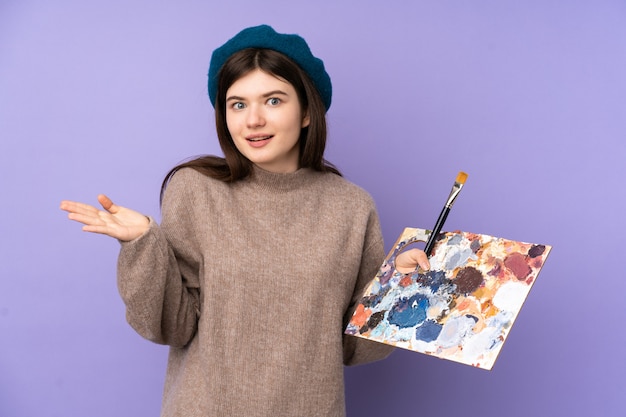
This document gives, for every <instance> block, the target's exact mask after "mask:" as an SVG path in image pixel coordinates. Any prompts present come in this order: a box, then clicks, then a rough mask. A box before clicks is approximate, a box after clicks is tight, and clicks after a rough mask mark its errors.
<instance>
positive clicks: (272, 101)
mask: <svg viewBox="0 0 626 417" xmlns="http://www.w3.org/2000/svg"><path fill="white" fill-rule="evenodd" d="M267 104H269V105H270V106H278V105H279V104H280V99H279V98H277V97H272V98H270V99H269V100H267Z"/></svg>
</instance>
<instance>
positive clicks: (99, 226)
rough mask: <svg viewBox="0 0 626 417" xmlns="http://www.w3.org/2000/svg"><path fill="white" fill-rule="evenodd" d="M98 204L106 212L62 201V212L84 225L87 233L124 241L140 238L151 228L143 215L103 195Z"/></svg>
mask: <svg viewBox="0 0 626 417" xmlns="http://www.w3.org/2000/svg"><path fill="white" fill-rule="evenodd" d="M98 202H99V203H100V205H102V208H104V210H99V209H98V208H96V207H94V206H91V205H89V204H84V203H78V202H75V201H62V202H61V210H65V211H67V212H68V213H69V214H68V216H67V217H68V218H69V219H70V220H74V221H77V222H79V223H82V224H84V226H83V230H84V231H85V232H92V233H100V234H103V235H107V236H111V237H113V238H115V239H119V240H122V241H130V240H133V239H136V238H138V237H139V236H141V235H142V234H143V233H145V232H146V230H148V228H149V227H150V220H149V219H148V218H147V217H146V216H144V215H143V214H141V213H139V212H136V211H134V210H131V209H127V208H125V207H121V206H118V205H115V204H113V201H111V199H110V198H109V197H107V196H105V195H103V194H100V195H99V196H98Z"/></svg>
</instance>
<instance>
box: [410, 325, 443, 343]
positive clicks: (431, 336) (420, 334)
mask: <svg viewBox="0 0 626 417" xmlns="http://www.w3.org/2000/svg"><path fill="white" fill-rule="evenodd" d="M442 328H443V326H442V325H441V324H439V323H435V322H434V321H432V320H426V321H425V322H424V323H422V325H421V326H420V327H418V328H417V329H415V338H416V339H417V340H422V341H424V342H432V341H433V340H437V338H438V337H439V333H441V329H442Z"/></svg>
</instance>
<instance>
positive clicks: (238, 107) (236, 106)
mask: <svg viewBox="0 0 626 417" xmlns="http://www.w3.org/2000/svg"><path fill="white" fill-rule="evenodd" d="M231 107H232V109H233V110H241V109H244V108H245V107H246V105H245V104H243V103H242V102H241V101H237V102H235V103H233V105H232V106H231Z"/></svg>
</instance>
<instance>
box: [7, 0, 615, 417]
mask: <svg viewBox="0 0 626 417" xmlns="http://www.w3.org/2000/svg"><path fill="white" fill-rule="evenodd" d="M94 3H100V4H101V5H99V6H98V5H94ZM212 3H215V4H210V2H208V1H204V2H202V1H187V2H169V3H168V4H169V6H162V5H159V6H157V5H156V4H160V3H159V2H152V1H139V0H135V1H121V0H114V1H108V2H87V1H78V0H75V1H71V0H58V1H55V2H44V1H32V0H19V1H18V0H13V1H12V0H3V1H2V2H1V3H0V138H1V139H0V170H1V171H0V173H1V175H0V184H1V190H2V194H1V196H2V197H1V199H2V200H1V201H2V206H1V216H0V233H1V234H0V236H1V237H0V239H1V240H0V257H1V261H0V416H3V417H4V416H7V417H27V416H28V417H30V416H63V417H74V416H76V417H85V416H89V417H99V416H149V415H157V414H158V410H159V406H160V397H161V389H162V383H163V374H164V367H165V359H166V354H167V349H166V348H165V347H162V346H157V345H153V344H151V343H149V342H147V341H144V340H142V339H141V338H140V337H139V336H137V335H136V334H135V333H134V332H133V331H132V329H130V327H129V326H128V325H127V324H126V323H125V318H124V308H123V305H122V303H121V301H120V299H119V297H118V295H117V288H116V284H115V263H116V255H117V251H118V244H117V242H115V241H113V240H112V239H108V238H104V237H101V236H94V235H89V234H84V233H82V232H80V228H79V226H78V225H77V224H74V223H71V222H69V221H68V220H66V218H65V215H64V214H63V213H62V212H61V211H60V210H59V209H58V205H59V202H60V200H62V199H65V198H68V199H77V200H84V201H91V202H94V201H95V196H96V194H97V193H99V192H106V193H109V194H110V195H111V197H113V198H114V200H115V201H117V202H119V203H120V204H123V205H127V206H129V207H133V208H136V209H138V210H142V211H144V212H146V213H152V214H158V191H159V185H160V181H161V179H162V177H163V175H164V174H165V173H166V172H167V170H168V168H170V167H172V166H173V165H175V164H176V163H177V162H179V161H180V160H182V159H184V158H186V157H188V156H192V155H196V154H201V153H216V152H218V148H217V142H216V139H215V134H214V129H213V127H212V108H211V106H210V104H209V101H208V98H207V97H206V93H205V74H206V71H207V66H208V61H209V56H210V53H211V51H212V50H213V49H214V48H215V47H217V46H219V45H220V44H221V43H223V42H224V41H225V40H226V39H227V38H228V37H230V36H231V35H233V34H234V33H235V32H237V31H238V30H239V29H241V28H242V27H244V26H249V25H253V24H259V23H269V24H271V25H273V26H275V27H276V28H277V29H278V30H280V31H283V32H298V33H300V34H302V35H303V36H304V37H305V38H307V39H308V40H309V43H310V45H311V47H312V49H313V51H314V52H315V53H316V54H318V55H320V56H322V57H323V58H324V59H325V62H326V65H327V67H328V69H329V72H330V73H331V76H332V78H333V82H334V87H335V94H334V97H333V106H332V108H331V110H330V113H329V121H330V131H331V139H330V140H331V142H330V145H329V151H328V158H329V159H330V160H331V161H333V162H334V163H336V164H337V165H338V166H339V167H340V168H341V169H342V170H343V171H344V173H345V174H346V176H347V177H348V178H349V179H351V180H352V181H353V182H355V183H357V184H359V185H361V186H362V187H364V188H365V189H367V190H368V191H369V192H370V193H372V195H373V196H374V198H375V199H376V201H377V203H378V206H379V211H380V215H381V219H382V224H383V230H384V233H385V238H386V242H387V246H388V247H389V246H390V245H391V244H392V243H393V242H394V241H395V239H396V237H397V235H398V234H399V233H400V232H401V230H402V228H404V227H405V226H411V227H423V228H430V227H431V226H432V224H433V223H434V221H435V219H436V216H437V215H438V214H439V210H440V208H441V205H442V204H443V202H444V200H445V197H446V196H447V194H448V192H449V189H450V186H451V184H452V181H453V180H454V177H455V176H456V174H457V172H458V171H459V170H464V171H466V172H468V173H469V179H468V182H467V184H466V188H465V189H464V191H463V193H462V195H461V196H460V197H459V200H458V201H457V203H456V205H455V207H454V210H453V212H452V213H451V214H450V217H449V219H448V222H447V224H446V229H447V230H453V229H463V230H466V231H472V232H478V233H486V234H493V235H497V236H502V237H507V238H511V239H518V240H525V241H531V242H535V243H546V244H551V245H553V246H554V249H553V252H552V254H551V255H550V258H549V259H548V262H547V264H546V266H545V268H544V270H543V272H542V273H541V275H540V276H539V280H538V281H537V283H536V285H535V287H534V288H533V291H532V292H531V295H530V297H529V299H528V301H527V303H526V304H525V306H524V308H523V310H522V312H521V314H520V316H519V318H518V320H517V322H516V324H515V326H514V327H513V330H512V332H511V334H510V337H509V339H508V341H507V343H506V344H505V346H504V349H503V351H502V354H501V356H500V359H499V360H498V362H497V363H496V365H495V367H494V370H493V371H491V372H487V371H482V370H478V369H473V368H470V367H466V366H464V365H460V364H455V363H451V362H447V361H441V360H438V359H435V358H431V357H427V356H424V355H420V354H417V353H409V352H406V351H397V352H395V353H394V354H393V355H392V357H391V358H390V359H388V360H386V361H383V362H380V363H377V364H374V365H369V366H364V367H357V368H354V369H348V370H347V371H346V375H347V395H348V410H349V413H350V414H351V415H360V416H379V415H388V416H398V415H408V416H413V415H430V414H432V413H435V412H436V413H437V415H438V416H442V417H445V416H456V415H459V414H461V415H468V416H478V415H480V416H483V417H492V416H494V417H495V416H501V415H507V416H509V417H517V416H565V415H568V416H588V415H597V416H617V415H622V414H621V413H623V409H622V397H623V394H624V389H625V388H626V382H625V381H626V379H625V377H624V375H626V360H625V359H624V354H623V350H624V346H626V337H625V336H624V331H623V329H622V327H623V325H624V319H626V309H625V307H624V294H625V293H626V284H625V282H626V280H625V279H624V271H623V267H621V266H620V265H621V264H620V260H622V259H623V257H624V255H623V253H622V251H623V246H622V245H623V244H622V239H623V237H622V235H623V233H624V231H625V229H626V228H625V226H626V225H625V222H624V217H623V215H624V212H625V209H626V204H625V203H626V197H625V193H624V191H623V186H624V181H623V180H624V178H626V172H625V171H626V170H625V166H626V77H625V76H624V74H626V24H624V22H625V21H626V3H625V2H624V1H623V0H614V1H609V0H596V1H593V2H590V1H564V0H563V1H556V0H541V1H539V0H537V1H535V0H531V1H525V2H514V1H501V0H492V1H478V0H477V1H456V2H453V1H393V0H391V1H386V2H381V1H371V2H368V1H358V2H357V1H355V2H352V4H347V3H349V2H337V1H330V0H329V1H311V2H308V3H307V4H299V3H298V2H287V1H279V0H274V1H271V2H263V3H261V2H256V1H249V0H242V1H238V2H212ZM383 3H384V5H383ZM368 380H369V381H372V382H371V383H368V382H366V381H368ZM464 409H466V411H463V410H464Z"/></svg>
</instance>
